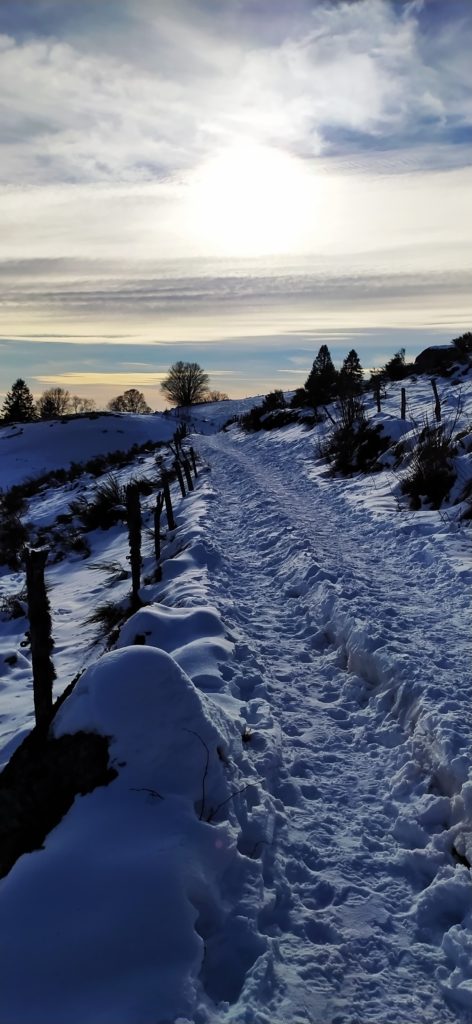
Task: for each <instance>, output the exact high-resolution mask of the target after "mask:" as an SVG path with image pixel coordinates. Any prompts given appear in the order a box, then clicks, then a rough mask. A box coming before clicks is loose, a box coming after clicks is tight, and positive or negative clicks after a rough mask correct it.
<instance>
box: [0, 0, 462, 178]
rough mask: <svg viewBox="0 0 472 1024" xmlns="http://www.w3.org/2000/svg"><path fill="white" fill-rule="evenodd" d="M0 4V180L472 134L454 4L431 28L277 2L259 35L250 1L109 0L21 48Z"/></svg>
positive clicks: (131, 174)
mask: <svg viewBox="0 0 472 1024" xmlns="http://www.w3.org/2000/svg"><path fill="white" fill-rule="evenodd" d="M6 6H7V7H8V8H9V10H10V18H9V19H8V26H9V34H4V35H3V36H1V37H0V96H1V97H2V100H1V117H2V139H3V144H2V160H1V175H2V179H3V181H4V182H12V181H16V182H22V183H23V184H37V183H38V182H43V183H45V182H49V183H50V182H52V181H55V182H66V183H67V182H76V183H78V182H97V181H102V182H113V181H134V182H137V181H143V180H159V181H163V180H166V179H168V178H169V176H170V177H174V176H175V175H177V176H178V175H180V174H182V173H183V172H185V171H188V170H189V169H190V168H191V167H194V166H195V165H196V164H198V163H199V162H201V161H202V160H203V159H205V158H206V157H208V156H209V155H211V154H212V153H213V152H214V150H215V148H218V147H221V146H223V145H227V144H230V143H232V142H234V141H237V140H238V139H240V138H241V137H243V138H245V139H248V138H249V139H251V140H253V141H256V142H258V143H263V144H270V145H274V146H279V147H281V148H283V149H285V150H288V151H290V152H292V153H295V154H298V155H302V156H303V157H305V158H307V157H308V158H312V157H313V156H317V155H320V154H323V155H330V154H337V153H346V152H354V153H361V152H363V151H364V149H365V148H366V139H369V140H370V148H372V146H375V145H379V146H380V148H382V149H385V147H386V146H388V147H389V149H390V150H392V151H394V150H397V149H399V148H402V144H403V148H404V147H405V145H408V148H409V149H410V151H411V149H412V147H413V148H415V147H416V145H418V148H419V149H421V147H422V146H424V144H425V142H426V141H427V139H429V142H430V147H431V143H432V142H433V141H434V143H435V144H437V145H438V146H439V147H440V151H441V142H447V143H448V144H449V145H450V144H451V143H453V142H454V139H456V140H457V141H461V139H460V135H458V134H457V133H458V130H459V129H461V128H462V129H464V128H465V127H467V126H468V127H469V128H470V120H471V111H470V79H469V74H470V72H469V69H468V43H467V24H466V21H467V15H466V8H464V7H463V6H462V4H460V3H459V4H451V5H445V6H444V5H443V12H442V18H441V19H439V18H436V19H435V22H434V31H432V29H431V26H430V24H429V21H428V14H427V12H428V10H429V5H428V4H426V5H423V6H422V5H420V4H400V5H399V4H396V3H393V0H392V2H391V0H354V2H329V3H328V2H324V3H323V2H318V3H316V4H303V3H301V4H297V5H295V9H294V10H292V11H291V16H290V5H287V8H288V12H287V13H286V15H285V16H282V15H279V16H277V14H276V15H275V17H274V26H272V28H271V27H270V26H269V27H268V23H270V22H271V20H272V18H268V17H267V8H266V7H265V6H264V7H263V8H262V9H260V8H259V11H260V13H259V16H258V14H257V11H258V7H257V5H253V6H252V10H251V5H250V4H240V3H239V4H238V3H236V4H229V5H221V8H220V10H218V11H217V12H215V9H214V6H213V5H208V4H204V3H182V2H175V3H170V2H169V0H164V2H160V3H159V5H158V9H157V11H156V4H155V3H146V2H135V0H133V3H131V2H130V0H128V2H125V0H121V2H118V3H116V4H115V5H114V16H113V19H111V20H110V18H109V16H108V17H107V18H105V17H104V15H103V13H102V15H100V13H99V11H98V12H97V10H95V11H94V5H90V4H85V5H83V6H84V12H83V13H82V15H81V13H80V5H78V4H71V5H70V10H69V13H68V15H67V16H65V15H64V12H63V10H62V8H63V7H64V6H69V5H63V4H59V3H57V4H49V5H47V10H48V18H47V25H48V26H49V34H48V35H44V34H39V32H38V31H37V25H38V23H37V22H36V35H35V36H33V37H31V34H28V33H23V32H22V31H21V29H22V21H21V11H22V9H23V18H25V17H26V16H25V14H24V5H23V8H22V5H20V10H19V14H18V25H17V31H16V32H15V19H14V16H13V14H12V5H11V4H8V2H7V5H6ZM101 6H102V5H95V8H97V7H98V8H100V7H101ZM104 6H105V5H104ZM228 8H229V10H228ZM231 9H232V10H231ZM105 23H106V24H105ZM454 133H456V134H455V135H454ZM458 148H459V149H460V147H458ZM432 156H433V149H432V148H430V157H432Z"/></svg>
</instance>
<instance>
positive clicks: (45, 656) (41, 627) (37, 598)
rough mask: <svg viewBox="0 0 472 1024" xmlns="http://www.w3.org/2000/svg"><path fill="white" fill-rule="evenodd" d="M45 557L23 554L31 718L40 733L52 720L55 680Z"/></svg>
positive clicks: (35, 551) (37, 553)
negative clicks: (32, 697) (30, 677)
mask: <svg viewBox="0 0 472 1024" xmlns="http://www.w3.org/2000/svg"><path fill="white" fill-rule="evenodd" d="M48 554H49V552H48V549H47V548H36V549H34V548H29V549H27V551H26V553H25V563H26V589H27V595H28V617H29V624H30V630H29V632H30V642H31V661H32V668H33V694H34V715H35V719H36V726H37V728H38V729H44V731H46V729H47V727H48V725H49V723H50V721H51V717H52V684H53V682H54V679H55V678H56V673H55V670H54V665H53V662H52V658H51V651H52V649H53V646H54V643H53V639H52V636H51V610H50V605H49V598H48V595H47V590H46V583H45V580H44V567H45V565H46V560H47V557H48Z"/></svg>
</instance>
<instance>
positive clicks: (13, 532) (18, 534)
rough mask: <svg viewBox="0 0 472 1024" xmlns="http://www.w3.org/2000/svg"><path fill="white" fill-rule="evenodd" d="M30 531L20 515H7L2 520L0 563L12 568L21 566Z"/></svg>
mask: <svg viewBox="0 0 472 1024" xmlns="http://www.w3.org/2000/svg"><path fill="white" fill-rule="evenodd" d="M27 541H28V532H27V529H26V527H25V525H24V524H23V523H22V522H21V519H20V517H19V516H16V515H14V516H5V518H3V519H2V520H0V563H1V564H2V565H8V567H9V568H10V569H19V568H21V560H22V556H23V550H24V547H25V544H26V543H27Z"/></svg>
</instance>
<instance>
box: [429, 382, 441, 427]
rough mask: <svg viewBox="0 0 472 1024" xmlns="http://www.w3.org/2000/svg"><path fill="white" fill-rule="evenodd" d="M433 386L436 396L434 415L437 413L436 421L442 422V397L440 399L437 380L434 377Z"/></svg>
mask: <svg viewBox="0 0 472 1024" xmlns="http://www.w3.org/2000/svg"><path fill="white" fill-rule="evenodd" d="M431 387H432V389H433V392H434V398H435V404H434V415H435V418H436V423H440V422H441V399H440V397H439V395H438V386H437V384H436V381H435V379H434V377H433V378H432V379H431Z"/></svg>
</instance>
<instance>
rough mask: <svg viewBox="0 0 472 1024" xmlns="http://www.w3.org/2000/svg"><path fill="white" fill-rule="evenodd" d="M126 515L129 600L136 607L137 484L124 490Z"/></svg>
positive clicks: (138, 580) (138, 547)
mask: <svg viewBox="0 0 472 1024" xmlns="http://www.w3.org/2000/svg"><path fill="white" fill-rule="evenodd" d="M126 515H127V520H128V539H129V555H130V563H131V600H132V603H133V605H134V606H137V605H139V588H140V586H141V505H140V501H139V488H138V486H137V484H128V486H127V488H126Z"/></svg>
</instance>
